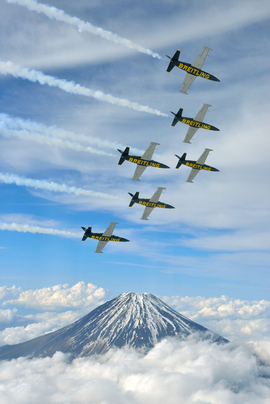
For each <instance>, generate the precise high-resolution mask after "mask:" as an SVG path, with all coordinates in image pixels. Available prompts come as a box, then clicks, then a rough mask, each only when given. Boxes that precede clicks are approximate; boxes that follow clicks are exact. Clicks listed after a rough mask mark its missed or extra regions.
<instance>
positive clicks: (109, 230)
mask: <svg viewBox="0 0 270 404" xmlns="http://www.w3.org/2000/svg"><path fill="white" fill-rule="evenodd" d="M117 224H119V223H117V222H111V223H110V224H109V227H108V228H107V229H106V230H105V231H104V233H103V234H102V236H105V237H111V235H112V234H113V231H114V228H115V226H116V225H117Z"/></svg>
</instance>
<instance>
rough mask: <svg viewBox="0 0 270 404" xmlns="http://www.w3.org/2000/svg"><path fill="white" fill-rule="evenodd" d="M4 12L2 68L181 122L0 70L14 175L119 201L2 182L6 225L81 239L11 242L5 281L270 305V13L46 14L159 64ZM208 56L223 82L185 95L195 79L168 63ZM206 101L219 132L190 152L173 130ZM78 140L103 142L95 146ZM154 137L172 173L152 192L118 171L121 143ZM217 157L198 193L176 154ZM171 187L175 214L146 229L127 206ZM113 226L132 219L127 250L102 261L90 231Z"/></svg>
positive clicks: (219, 6)
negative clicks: (102, 33) (101, 33)
mask: <svg viewBox="0 0 270 404" xmlns="http://www.w3.org/2000/svg"><path fill="white" fill-rule="evenodd" d="M0 4H1V9H2V13H1V16H0V19H1V27H2V29H1V37H2V40H1V50H0V54H1V56H0V60H1V62H7V61H10V62H12V63H14V64H16V65H20V66H22V67H25V68H29V69H35V70H38V71H40V72H42V73H43V74H45V75H49V76H53V77H56V78H58V79H61V80H67V81H73V82H75V83H77V84H80V85H81V86H84V87H86V88H90V89H92V90H93V91H97V90H100V91H102V92H103V93H105V94H111V95H112V96H114V97H118V98H123V99H127V100H130V101H132V102H136V103H138V104H140V105H143V106H148V107H149V108H152V109H156V110H158V111H161V112H162V113H165V114H168V115H169V116H168V117H163V116H158V115H155V114H150V113H146V112H141V111H136V110H133V109H131V108H127V107H122V106H118V105H112V104H110V103H108V102H105V101H100V100H97V99H94V98H91V97H85V96H82V95H77V94H69V93H67V92H65V91H63V90H61V89H59V88H57V87H49V86H48V85H40V84H39V83H38V82H30V81H29V80H26V79H22V78H16V77H14V76H13V75H11V74H0V86H1V99H0V114H1V115H0V143H1V146H0V166H1V169H0V171H1V173H3V174H13V175H16V176H19V177H24V178H31V179H34V180H41V181H42V180H45V181H49V182H52V181H53V182H55V183H58V184H66V185H67V186H69V187H76V188H83V189H87V190H91V191H94V192H99V193H104V194H106V198H105V197H102V198H100V197H96V196H94V197H92V196H84V195H74V194H69V193H64V192H53V191H50V190H44V189H35V188H33V187H29V186H18V185H16V184H7V183H3V182H2V181H1V183H0V187H1V200H0V204H1V216H0V222H1V224H2V225H3V224H6V225H11V224H12V223H16V224H17V225H18V226H24V225H29V226H30V225H31V226H35V227H39V228H46V229H53V230H60V231H65V232H70V233H73V234H74V235H73V236H68V237H66V236H65V237H63V236H59V235H52V234H40V233H35V234H34V233H30V232H22V231H21V230H20V231H10V230H0V247H1V249H0V255H1V284H2V285H6V286H7V287H11V286H12V285H16V286H17V287H21V288H23V289H33V290H34V289H39V288H43V287H50V286H52V285H56V284H69V285H74V284H76V283H77V282H80V281H83V282H86V283H87V282H90V283H92V284H94V285H97V286H98V287H102V288H104V289H106V290H107V291H108V295H109V296H115V295H118V294H120V293H122V292H128V291H130V290H132V291H134V292H140V293H141V292H148V293H154V294H158V295H167V296H172V295H178V296H198V295H201V296H206V297H211V296H218V297H219V296H221V295H227V296H230V297H232V298H235V299H237V298H240V299H248V300H252V299H258V300H260V299H267V298H268V296H269V286H270V285H269V240H270V233H269V186H268V184H269V143H270V142H269V134H268V132H269V124H268V120H269V118H268V116H269V81H270V78H269V16H270V5H269V3H268V2H267V1H257V2H253V1H251V2H249V1H239V2H235V1H227V2H226V3H224V2H223V1H215V2H212V1H203V2H200V3H199V2H194V1H191V2H190V1H178V0H177V1H174V0H172V1H148V2H140V1H139V2H129V1H128V2H125V3H123V2H122V1H114V2H110V1H98V2H90V4H89V2H88V1H84V0H80V1H77V2H68V4H67V2H65V1H61V0H59V1H56V0H55V1H53V0H51V1H50V2H49V6H54V7H57V8H59V9H63V10H64V11H65V12H66V13H67V14H69V15H71V16H76V17H78V18H79V19H82V20H84V21H89V22H91V23H92V24H93V25H95V26H100V27H102V28H103V29H106V30H109V31H111V32H113V33H116V34H118V35H119V36H121V37H123V38H127V39H129V40H130V41H132V42H133V43H134V44H138V45H141V46H143V47H145V48H148V49H151V50H152V51H153V52H156V53H158V54H159V55H161V57H162V58H161V59H158V58H153V57H152V56H151V55H147V54H144V53H140V52H138V51H136V50H134V49H128V48H126V47H125V46H123V45H121V44H115V43H114V42H111V41H108V40H106V39H102V38H100V37H98V36H95V35H92V34H90V33H87V32H79V31H78V30H77V29H76V28H75V27H73V26H71V25H69V24H66V23H63V22H59V21H56V20H54V19H49V18H48V17H47V16H45V15H43V14H37V13H36V12H33V11H29V10H28V9H27V8H26V7H22V6H20V5H17V4H7V2H6V1H4V0H0ZM204 45H205V46H208V47H210V48H212V49H213V52H210V53H209V57H207V59H206V61H205V64H204V66H203V69H204V70H206V71H208V72H210V73H211V74H213V75H215V76H217V77H218V78H219V79H220V80H221V82H220V83H216V82H208V81H206V80H202V79H197V80H195V82H194V83H193V84H192V86H191V87H190V89H189V90H188V93H189V94H188V96H186V95H183V94H181V93H179V91H178V90H179V89H180V87H181V83H182V81H183V79H184V76H185V74H184V72H182V71H181V70H179V69H174V70H173V71H172V72H171V73H170V74H168V73H166V68H167V65H168V60H167V58H166V57H165V55H166V54H169V55H173V53H174V52H175V51H176V49H180V50H181V58H180V59H181V60H184V61H187V62H190V63H191V62H193V60H194V59H195V58H196V56H197V55H198V53H199V52H200V51H201V49H202V47H203V46H204ZM203 103H209V104H211V105H212V107H211V108H209V110H208V112H207V114H206V116H205V121H206V122H208V123H209V124H211V125H214V126H217V127H218V128H219V129H220V132H210V131H209V132H207V131H203V130H199V131H198V132H197V134H196V135H195V137H194V139H193V141H192V144H191V145H187V144H184V143H182V140H183V139H184V136H185V134H186V131H187V126H186V125H183V124H181V123H179V124H177V125H176V127H174V128H172V127H171V121H172V116H170V115H171V114H170V112H169V111H175V112H176V111H177V110H178V109H179V108H180V107H182V108H184V114H186V115H187V116H195V115H196V114H197V112H198V111H199V109H200V108H201V106H202V104H203ZM26 124H27V125H28V127H27V129H26V126H25V128H24V129H23V125H26ZM35 124H37V126H35ZM14 131H17V132H16V136H15V133H14ZM18 131H19V132H20V133H21V137H20V138H18ZM38 131H39V132H38ZM26 132H27V133H26ZM37 133H40V134H42V135H43V136H45V135H46V136H47V137H50V139H57V137H58V136H60V135H59V134H62V138H61V139H62V140H64V141H65V142H67V141H68V140H70V139H71V134H72V136H73V138H72V139H73V140H72V142H73V143H74V142H75V140H76V139H77V140H76V143H77V144H80V145H83V147H92V148H94V149H95V150H96V151H98V152H102V153H107V154H108V155H106V154H97V153H91V152H89V151H77V150H74V148H71V147H69V146H67V145H66V147H63V144H62V145H61V146H59V144H58V145H57V144H56V143H54V144H53V143H52V142H51V144H48V142H47V143H46V141H45V140H44V138H43V140H39V141H37V140H34V137H35V136H36V137H37ZM26 135H27V136H28V138H27V136H26ZM30 135H31V136H32V138H31V139H30V138H29V136H30ZM78 135H84V136H86V137H88V138H89V137H92V140H90V141H89V140H88V143H87V141H85V140H82V139H83V138H82V137H79V136H78ZM93 138H94V139H93ZM150 141H154V142H158V143H160V146H158V147H157V149H156V152H155V154H154V158H155V159H157V160H159V161H161V162H164V163H165V164H168V165H169V166H170V167H171V169H170V170H157V169H156V170H154V169H147V170H146V171H145V173H144V174H143V175H142V177H141V182H140V183H136V182H133V181H131V177H132V175H133V172H134V168H135V166H134V165H132V164H129V163H127V162H125V163H124V164H123V165H122V166H118V165H117V163H118V160H119V153H118V152H117V150H116V149H117V147H119V145H122V146H123V147H125V146H130V147H131V150H132V149H137V150H141V151H144V150H145V149H146V148H147V147H148V145H149V142H150ZM42 142H43V143H42ZM70 142H71V140H70ZM205 147H208V148H211V149H213V152H211V154H210V155H209V157H208V160H207V163H208V164H209V165H213V166H214V167H217V168H218V169H219V170H220V172H219V173H208V172H202V173H199V175H198V176H197V177H196V179H195V181H194V184H189V183H186V182H185V180H186V178H187V176H188V174H189V169H188V168H187V167H181V169H179V170H175V165H176V163H177V159H176V158H175V156H174V154H175V153H176V154H179V155H180V154H182V153H183V152H187V153H188V158H190V159H194V160H196V159H197V158H198V157H199V155H200V154H201V153H202V152H203V150H204V148H205ZM158 186H162V187H166V190H165V191H164V192H163V194H162V198H161V200H162V201H164V202H165V203H169V204H172V205H173V206H175V209H174V210H168V211H163V210H158V209H155V210H154V211H153V213H152V214H151V216H150V218H149V221H148V222H144V221H141V220H140V217H141V215H142V208H141V207H140V206H138V205H134V206H133V208H129V207H128V204H129V201H130V198H129V196H128V194H127V192H132V193H134V192H136V191H140V195H141V196H142V197H145V198H147V197H151V195H152V194H153V193H154V192H155V190H156V188H157V187H158ZM111 197H117V198H119V199H110V198H111ZM111 221H116V222H119V225H118V226H117V227H116V229H115V231H114V234H116V235H119V236H122V237H126V238H128V239H130V243H122V244H121V243H119V244H118V243H109V244H107V246H106V247H105V249H104V254H94V253H93V252H94V250H95V248H96V242H95V241H92V240H87V241H86V242H85V243H82V242H81V237H82V235H83V232H82V231H81V228H80V227H81V226H85V227H87V226H92V227H93V230H94V231H101V232H102V231H104V230H105V229H106V227H107V226H108V225H109V223H110V222H111ZM2 228H3V227H2ZM18 228H19V227H17V229H18Z"/></svg>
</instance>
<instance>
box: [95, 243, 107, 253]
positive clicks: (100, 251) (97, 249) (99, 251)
mask: <svg viewBox="0 0 270 404" xmlns="http://www.w3.org/2000/svg"><path fill="white" fill-rule="evenodd" d="M107 243H108V241H101V240H99V242H98V245H97V248H96V251H95V253H100V254H102V250H103V248H104V247H105V245H106V244H107Z"/></svg>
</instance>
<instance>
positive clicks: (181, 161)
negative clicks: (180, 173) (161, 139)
mask: <svg viewBox="0 0 270 404" xmlns="http://www.w3.org/2000/svg"><path fill="white" fill-rule="evenodd" d="M175 156H176V157H177V158H179V161H178V163H177V165H176V167H175V168H179V167H181V165H182V164H183V163H184V161H185V160H186V156H187V153H184V154H183V155H182V156H181V157H179V156H178V155H177V154H175Z"/></svg>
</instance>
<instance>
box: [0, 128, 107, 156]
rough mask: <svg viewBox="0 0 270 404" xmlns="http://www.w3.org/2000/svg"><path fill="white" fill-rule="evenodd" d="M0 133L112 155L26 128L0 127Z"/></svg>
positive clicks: (6, 135) (66, 147)
mask: <svg viewBox="0 0 270 404" xmlns="http://www.w3.org/2000/svg"><path fill="white" fill-rule="evenodd" d="M0 134H1V135H3V136H4V137H16V138H19V139H23V140H33V141H35V142H37V143H41V144H47V145H49V146H57V147H62V148H65V149H72V150H76V151H84V152H89V153H94V154H100V155H105V156H113V154H111V153H106V152H103V151H99V150H95V149H92V147H85V146H82V145H80V144H79V143H75V142H69V141H65V140H61V139H55V138H51V137H49V136H44V135H40V134H37V133H30V132H27V131H26V130H22V131H19V130H14V129H6V128H1V127H0Z"/></svg>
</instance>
